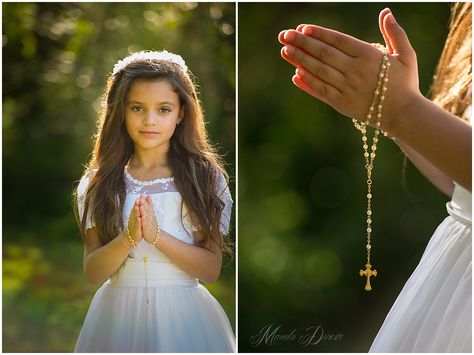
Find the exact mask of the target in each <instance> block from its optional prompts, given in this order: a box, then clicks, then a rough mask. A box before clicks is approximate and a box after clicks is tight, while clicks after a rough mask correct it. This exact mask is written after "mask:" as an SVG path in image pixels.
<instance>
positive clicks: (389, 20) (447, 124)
mask: <svg viewBox="0 0 474 355" xmlns="http://www.w3.org/2000/svg"><path fill="white" fill-rule="evenodd" d="M383 25H384V26H385V30H386V32H385V33H384V37H385V38H386V40H387V39H388V47H389V50H390V52H391V54H392V55H391V56H390V63H391V66H390V72H389V82H388V91H387V94H386V99H385V102H384V107H383V110H384V114H383V118H382V129H384V130H386V131H388V132H389V133H390V134H391V135H392V136H394V137H396V138H398V139H399V140H401V141H402V142H404V143H405V144H407V145H408V146H409V147H411V148H412V149H413V150H414V151H415V152H416V153H418V154H419V155H420V156H421V157H423V158H424V159H425V160H427V161H428V162H429V163H430V164H432V165H433V166H434V167H435V168H437V169H438V170H440V171H441V172H443V173H444V174H445V175H446V176H448V177H449V178H450V179H451V180H454V181H457V182H458V183H459V184H461V185H462V186H463V187H465V188H466V189H468V190H471V135H472V130H471V126H470V125H469V124H467V123H465V122H464V121H462V120H460V119H458V118H457V117H455V116H454V115H451V114H450V113H448V112H446V111H444V110H443V109H441V108H439V107H438V106H436V105H435V104H434V103H432V102H431V101H429V100H428V99H426V98H425V97H424V96H423V95H422V94H421V93H420V91H419V88H418V69H417V62H416V53H415V51H414V50H413V48H412V47H411V45H410V42H409V41H408V38H407V36H406V34H405V32H404V31H403V29H402V28H401V27H400V26H399V25H398V24H397V23H396V22H395V19H394V17H393V15H392V14H391V13H390V12H389V13H387V14H386V16H384V17H383ZM279 40H280V42H282V43H283V44H285V47H284V48H283V49H282V57H283V58H284V59H286V60H287V61H288V62H290V63H291V64H293V65H295V66H296V67H297V70H296V75H295V76H294V77H293V82H294V84H295V85H296V86H298V87H299V88H300V89H302V90H304V91H306V92H307V93H309V94H310V95H312V96H314V97H315V98H317V99H319V100H321V101H323V102H325V103H327V104H329V105H330V106H332V107H333V108H334V109H336V110H337V111H339V112H340V113H342V114H344V115H346V116H349V117H352V118H356V119H358V120H360V121H365V115H366V113H367V112H366V111H367V110H368V107H369V106H370V101H371V99H372V95H373V90H374V88H375V87H376V81H377V74H378V70H379V67H380V62H381V57H382V55H381V53H380V51H379V50H378V49H376V48H374V47H373V46H372V45H370V44H369V43H366V42H363V41H360V40H358V39H356V38H353V37H351V36H348V35H345V34H342V33H339V32H336V31H332V30H329V29H326V28H323V27H319V26H313V25H303V26H300V27H299V28H298V31H295V30H288V31H282V32H281V33H280V35H279ZM372 123H373V122H372Z"/></svg>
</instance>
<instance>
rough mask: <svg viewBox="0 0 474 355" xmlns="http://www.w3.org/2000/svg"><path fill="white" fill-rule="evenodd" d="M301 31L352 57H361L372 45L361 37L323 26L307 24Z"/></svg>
mask: <svg viewBox="0 0 474 355" xmlns="http://www.w3.org/2000/svg"><path fill="white" fill-rule="evenodd" d="M301 32H302V33H303V34H305V35H307V36H311V37H313V38H316V39H318V40H320V41H322V42H324V43H327V44H329V45H330V46H332V47H334V48H337V49H339V50H340V51H341V52H344V53H346V54H347V55H350V56H351V57H360V56H361V55H362V54H363V53H364V51H365V50H367V48H368V46H370V44H369V43H367V42H364V41H361V40H360V39H357V38H355V37H352V36H349V35H346V34H344V33H341V32H338V31H334V30H330V29H329V28H324V27H321V26H316V25H306V26H304V27H303V29H302V30H301ZM370 47H371V46H370Z"/></svg>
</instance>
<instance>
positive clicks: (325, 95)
mask: <svg viewBox="0 0 474 355" xmlns="http://www.w3.org/2000/svg"><path fill="white" fill-rule="evenodd" d="M379 22H380V28H381V30H382V34H383V36H384V38H385V41H386V44H387V47H388V50H389V53H390V58H389V60H390V63H391V66H390V70H389V74H388V77H389V81H388V86H387V93H386V95H385V96H386V99H385V101H384V107H383V111H384V113H383V117H382V122H381V125H382V129H384V130H386V131H389V132H390V126H391V119H392V118H394V117H397V116H398V114H399V112H401V111H402V110H404V108H405V107H406V106H407V105H409V104H410V103H411V102H412V100H413V99H414V98H416V97H417V96H420V95H421V93H420V91H419V88H418V68H417V62H416V53H415V51H414V50H413V48H412V47H411V44H410V42H409V40H408V37H407V35H406V33H405V31H404V30H403V29H402V28H401V27H400V26H399V25H398V24H397V23H396V21H395V18H394V17H393V14H392V13H391V12H390V10H389V9H385V10H383V11H382V12H381V13H380V16H379ZM278 39H279V41H280V42H281V43H282V44H284V45H285V46H284V47H283V48H282V50H281V56H282V57H283V58H284V59H285V60H287V61H288V62H289V63H291V64H293V65H294V66H295V67H296V68H297V69H296V74H295V75H294V76H293V83H294V84H295V85H296V86H297V87H299V88H300V89H302V90H303V91H306V92H307V93H309V94H310V95H312V96H314V97H315V98H317V99H318V100H321V101H323V102H325V103H327V104H328V105H330V106H332V107H333V108H334V109H335V110H337V111H338V112H340V113H342V114H343V115H346V116H349V117H351V118H355V119H357V120H359V121H365V115H366V114H367V112H368V109H369V106H370V103H371V101H372V98H373V95H374V90H375V88H376V86H377V79H378V74H379V71H380V65H381V62H382V52H381V51H380V50H379V49H377V48H375V47H374V46H372V45H371V44H369V43H367V42H364V41H361V40H358V39H356V38H354V37H351V36H349V35H346V34H343V33H339V32H336V31H333V30H330V29H327V28H324V27H320V26H315V25H300V26H298V28H297V29H296V30H285V31H282V32H281V33H280V34H279V36H278ZM373 123H374V122H372V124H373Z"/></svg>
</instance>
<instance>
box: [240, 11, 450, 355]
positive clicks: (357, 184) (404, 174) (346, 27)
mask: <svg viewBox="0 0 474 355" xmlns="http://www.w3.org/2000/svg"><path fill="white" fill-rule="evenodd" d="M385 7H390V8H391V9H392V11H393V13H394V14H395V17H396V18H397V21H398V22H399V23H400V24H401V25H402V26H403V27H404V28H405V30H406V31H407V33H408V35H409V38H410V40H411V43H412V45H413V47H414V48H415V50H416V52H417V54H418V63H419V75H420V87H421V90H422V92H423V93H424V94H425V95H426V94H428V92H429V88H430V84H431V82H432V77H433V74H434V69H435V67H436V64H437V61H438V58H439V56H440V54H441V50H442V48H443V45H444V41H445V39H446V35H447V32H448V19H449V14H450V6H449V4H448V3H278V4H275V3H272V4H268V3H240V4H239V7H238V9H239V35H238V39H239V43H238V45H239V53H238V62H239V71H238V81H239V86H238V94H239V128H238V136H239V152H238V159H239V179H238V183H239V221H238V230H239V234H238V242H239V294H238V296H239V315H238V316H239V329H238V331H239V339H238V341H239V351H241V352H284V351H290V352H366V351H368V349H369V347H370V344H371V342H372V340H373V339H374V337H375V335H376V333H377V330H378V329H379V328H380V326H381V325H382V322H383V320H384V318H385V316H386V314H387V313H388V311H389V309H390V307H391V305H392V304H393V302H394V301H395V299H396V296H397V295H398V293H399V292H400V290H401V288H402V287H403V285H404V283H405V282H406V280H407V279H408V277H409V276H410V274H411V272H412V271H413V270H414V268H415V266H416V265H417V263H418V261H419V259H420V257H421V255H422V252H423V250H424V248H425V246H426V244H427V242H428V240H429V238H430V236H431V235H432V233H433V231H434V230H435V228H436V226H437V225H438V224H439V223H440V222H441V221H442V219H443V218H444V217H445V216H446V215H447V213H446V210H445V203H446V201H447V197H446V196H443V195H442V194H441V193H440V192H438V191H437V190H436V189H435V188H434V187H433V186H431V185H430V183H429V182H428V181H427V180H426V179H425V178H424V177H423V176H421V175H420V174H419V173H418V171H416V169H415V168H414V167H413V166H412V165H411V163H410V162H408V163H407V165H406V167H404V155H403V154H402V153H401V152H400V150H399V149H398V148H397V146H396V145H395V144H394V143H393V142H392V141H391V140H388V139H383V140H381V141H380V142H379V147H378V150H377V152H378V154H377V159H376V162H375V168H374V169H375V170H374V184H373V195H374V198H373V211H374V215H373V221H374V222H373V227H372V228H373V230H374V231H373V243H372V246H373V258H372V263H373V265H374V267H375V268H376V269H377V270H378V271H379V275H378V276H377V277H376V278H375V279H373V281H372V287H373V291H372V292H370V293H367V292H366V291H364V285H365V279H362V278H361V277H360V276H359V269H360V268H361V267H363V265H364V264H365V259H364V258H365V244H366V243H365V237H366V236H365V228H366V225H365V223H366V221H365V219H366V218H365V216H366V203H367V200H366V197H365V196H366V188H367V187H366V183H365V181H366V177H365V174H366V172H365V169H364V163H363V151H362V147H361V140H360V132H358V131H356V130H355V129H354V127H353V125H352V122H351V120H350V119H348V118H346V117H343V116H342V115H340V114H338V113H337V112H336V111H335V110H333V109H332V108H330V107H329V106H327V105H325V104H323V103H321V102H318V101H317V100H315V99H314V98H312V97H311V96H309V95H308V94H306V93H304V92H303V91H301V90H299V89H298V88H296V87H295V86H294V85H293V84H292V82H291V77H292V75H293V73H294V68H293V67H292V66H291V65H290V64H288V63H287V62H285V61H284V60H283V59H281V57H280V49H281V47H282V46H281V45H280V44H279V43H278V41H277V35H278V33H279V32H280V31H281V30H283V29H289V28H296V26H297V25H298V24H300V23H315V24H318V25H321V26H325V27H328V28H332V29H335V30H338V31H341V32H344V33H348V34H351V35H353V36H355V37H357V38H360V39H362V40H365V41H367V42H381V43H383V38H382V36H381V34H380V33H379V29H378V14H379V12H380V11H381V10H382V9H384V8H385ZM269 324H272V325H273V326H272V330H275V329H277V327H278V326H280V328H278V329H277V334H278V335H280V336H281V335H285V334H290V333H291V332H292V331H293V330H296V332H295V334H296V337H295V340H292V339H291V337H290V339H289V340H278V339H276V340H275V342H274V343H273V344H272V345H269V344H268V343H267V345H265V344H260V345H259V346H256V347H254V346H252V344H251V342H250V339H251V337H252V336H255V335H256V334H258V333H259V332H260V331H261V329H262V328H263V327H265V326H266V325H269ZM311 326H315V327H317V326H321V328H320V330H319V332H318V333H317V338H319V336H321V334H322V332H321V330H322V331H323V332H324V335H331V334H333V335H337V334H342V338H341V337H339V338H336V339H337V340H332V341H329V340H324V339H322V340H320V341H319V342H318V343H317V344H315V345H310V346H307V347H303V346H301V345H300V344H298V337H299V336H300V335H303V334H305V333H307V332H310V331H305V330H306V329H307V328H308V327H311ZM313 331H314V329H313ZM317 338H316V339H317ZM316 339H315V340H316ZM315 342H316V341H315Z"/></svg>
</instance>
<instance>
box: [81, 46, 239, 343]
mask: <svg viewBox="0 0 474 355" xmlns="http://www.w3.org/2000/svg"><path fill="white" fill-rule="evenodd" d="M191 75H192V74H191V73H190V72H189V71H188V69H187V67H186V64H185V62H184V60H183V59H182V58H181V57H180V56H178V55H175V54H172V53H169V52H166V51H162V52H138V53H134V54H132V55H130V56H128V57H126V58H125V59H123V60H121V61H119V62H118V63H117V64H116V65H115V67H114V70H113V73H112V76H111V77H110V78H109V81H108V85H107V89H106V95H105V98H104V106H103V112H102V116H101V119H100V121H99V125H98V127H99V128H98V132H97V135H96V141H95V148H94V151H93V156H92V159H91V161H90V162H89V164H88V166H87V169H86V171H85V173H84V175H83V177H82V178H81V180H80V183H79V185H78V188H77V202H78V213H79V217H80V227H81V232H82V236H83V238H84V271H85V274H86V276H87V278H88V280H89V281H90V282H92V283H98V282H101V281H103V280H107V279H108V280H107V281H106V282H105V283H104V284H103V285H102V287H101V288H100V289H99V290H98V291H97V293H96V294H95V296H94V299H93V300H92V304H91V306H90V308H89V311H88V313H87V316H86V319H85V322H84V325H83V327H82V330H81V332H80V335H79V339H78V340H77V344H76V348H75V351H76V352H234V349H235V338H234V335H233V332H232V328H231V326H230V322H229V320H228V318H227V316H226V314H225V313H224V310H223V309H222V307H221V306H220V305H219V303H218V302H217V301H216V299H215V298H214V297H213V296H212V295H211V294H210V293H209V292H208V291H207V289H206V288H205V287H204V286H202V285H201V284H199V282H198V280H202V281H204V282H209V283H210V282H215V281H216V280H217V279H218V277H219V273H220V270H221V264H222V252H223V251H224V252H229V253H230V252H231V250H230V247H229V246H228V245H227V244H226V242H225V240H224V236H225V235H226V234H228V232H229V222H230V216H231V208H232V199H231V196H230V192H229V188H228V186H227V182H226V176H227V175H226V173H225V171H224V170H223V168H222V165H221V163H220V161H219V159H218V156H217V155H216V153H215V152H214V151H213V149H212V147H211V146H210V144H209V142H208V138H207V135H206V131H205V127H204V118H203V113H202V110H201V106H200V102H199V99H198V96H197V92H196V89H195V87H194V84H193V81H192V80H191Z"/></svg>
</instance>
